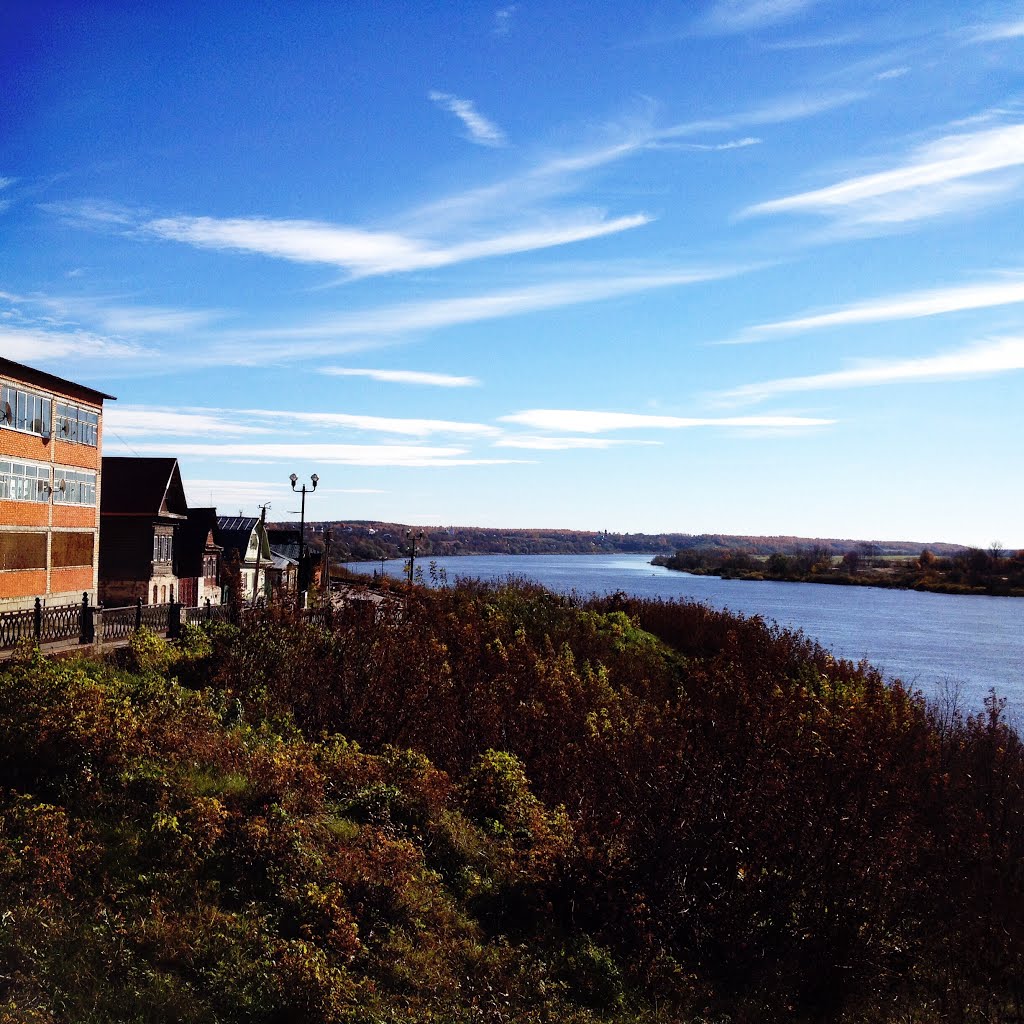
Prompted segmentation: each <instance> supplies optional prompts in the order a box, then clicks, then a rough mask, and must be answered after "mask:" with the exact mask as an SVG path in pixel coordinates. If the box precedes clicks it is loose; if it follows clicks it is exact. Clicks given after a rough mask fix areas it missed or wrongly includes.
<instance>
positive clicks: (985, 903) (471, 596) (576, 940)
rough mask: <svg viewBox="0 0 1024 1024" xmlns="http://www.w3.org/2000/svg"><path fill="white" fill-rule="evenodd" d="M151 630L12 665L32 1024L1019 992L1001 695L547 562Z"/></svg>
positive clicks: (4, 1014) (803, 1010)
mask: <svg viewBox="0 0 1024 1024" xmlns="http://www.w3.org/2000/svg"><path fill="white" fill-rule="evenodd" d="M122 661H123V663H122V664H121V665H120V666H117V667H115V666H110V665H103V664H98V663H94V662H88V661H62V662H57V661H47V660H46V659H41V658H40V657H39V656H38V655H35V654H32V653H31V652H25V655H24V657H23V658H22V659H21V660H19V661H16V662H13V663H10V664H8V665H6V666H4V667H2V668H0V904H2V906H0V1008H3V1009H0V1019H4V1020H9V1021H19V1022H39V1024H44V1022H45V1024H50V1022H53V1024H56V1022H80V1021H82V1022H107V1021H118V1022H161V1024H163V1022H167V1024H170V1022H172V1021H173V1022H186V1024H193V1022H195V1024H199V1022H211V1024H212V1022H243V1021H244V1022H262V1024H272V1022H273V1024H277V1022H291V1021H295V1022H300V1021H301V1022H311V1024H318V1022H342V1021H349V1022H357V1021H358V1022H372V1021H379V1022H399V1021H409V1022H411V1021H426V1022H431V1021H434V1022H442V1021H443V1022H453V1024H456V1022H458V1024H461V1022H466V1024H469V1022H499V1021H523V1022H538V1024H539V1022H556V1021H557V1022H567V1024H585V1022H587V1024H589V1022H593V1021H614V1022H626V1021H638V1022H648V1021H650V1022H653V1021H663V1022H670V1021H671V1022H675V1021H693V1022H698V1021H705V1022H707V1021H715V1022H726V1021H730V1022H735V1024H743V1022H754V1021H774V1020H778V1021H823V1022H824V1021H851V1022H853V1021H893V1022H896V1021H900V1022H913V1021H921V1022H924V1021H929V1022H931V1021H953V1022H966V1021H978V1022H981V1021H987V1022H995V1021H1006V1022H1010V1021H1016V1020H1020V1019H1021V1018H1020V1015H1021V1011H1022V1008H1024V1007H1022V999H1024V916H1022V914H1021V913H1020V910H1021V907H1022V905H1024V901H1022V898H1024V892H1022V889H1024V872H1022V869H1021V865H1022V864H1024V801H1022V799H1021V797H1022V792H1021V787H1022V783H1024V751H1022V747H1021V743H1020V740H1019V738H1018V736H1017V735H1016V734H1015V733H1014V732H1013V731H1012V730H1011V729H1010V728H1008V727H1007V725H1006V724H1005V723H1004V722H1003V720H1002V716H1001V709H1000V706H999V703H998V702H997V701H996V700H995V698H993V699H992V701H991V702H990V703H989V706H988V708H987V711H986V713H984V714H982V715H979V716H977V717H971V718H966V719H965V718H963V717H962V716H961V715H960V714H959V712H958V710H957V709H956V707H955V705H954V704H953V703H952V702H948V703H947V704H946V705H945V706H943V707H936V708H928V707H926V706H925V705H924V704H923V702H922V701H921V699H920V698H919V697H917V696H914V695H912V694H909V693H907V692H906V691H905V690H903V689H902V688H900V687H898V686H895V687H892V688H890V687H887V686H885V685H883V683H882V681H881V679H880V678H879V676H878V674H877V673H876V672H874V671H873V670H872V669H870V668H869V667H867V666H865V665H861V666H854V665H852V664H850V663H847V662H841V661H836V660H834V659H833V658H832V657H830V656H829V655H828V654H827V653H826V652H825V651H823V650H822V649H821V648H819V647H817V646H816V645H815V644H813V643H811V642H810V641H808V640H806V639H804V638H803V637H802V636H800V635H794V634H792V633H788V632H782V631H779V630H777V629H774V628H769V627H768V626H766V625H765V624H764V623H763V622H761V621H760V620H758V619H742V618H737V617H733V616H731V615H729V614H727V613H724V612H718V611H714V610H711V609H709V608H707V607H704V606H700V605H678V604H674V603H663V602H649V601H639V600H629V599H626V598H624V597H622V596H621V595H619V596H613V597H609V598H607V599H602V600H598V601H592V602H589V603H586V604H580V603H578V602H575V601H574V600H572V599H565V598H559V597H555V596H553V595H551V594H549V593H547V592H545V591H543V590H541V589H539V588H535V587H531V586H527V585H510V586H506V587H501V588H493V587H489V586H484V585H479V584H464V585H461V586H460V587H457V588H446V589H440V590H436V591H422V590H416V591H415V592H413V593H412V594H411V595H410V596H409V598H408V603H407V605H406V606H405V607H404V609H403V610H402V612H401V614H399V615H396V616H395V617H393V618H392V619H390V620H388V621H381V622H378V623H376V624H366V623H357V622H355V621H337V622H335V623H334V624H333V625H332V626H331V627H330V628H327V627H325V626H313V625H307V624H298V623H296V622H294V621H290V620H289V618H288V617H287V616H286V615H283V614H281V615H274V614H267V615H265V616H264V617H262V618H259V619H254V620H252V621H249V622H247V623H246V624H245V625H244V626H242V627H231V626H219V627H217V628H215V629H213V630H212V631H211V632H209V633H202V632H199V631H198V630H192V629H189V630H187V631H186V634H185V636H184V637H183V638H182V640H181V642H180V643H178V644H176V645H173V646H171V645H168V644H165V643H164V642H163V641H160V640H158V639H156V638H155V637H152V636H148V635H146V634H140V635H139V636H138V637H137V638H136V639H135V641H134V643H133V645H132V648H131V649H130V652H129V653H128V655H127V656H126V657H125V658H124V659H122Z"/></svg>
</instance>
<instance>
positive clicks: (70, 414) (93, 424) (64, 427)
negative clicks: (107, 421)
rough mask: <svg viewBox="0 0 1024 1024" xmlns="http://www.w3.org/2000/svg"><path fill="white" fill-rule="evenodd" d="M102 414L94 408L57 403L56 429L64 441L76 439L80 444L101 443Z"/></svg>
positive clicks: (94, 445) (95, 444) (93, 444)
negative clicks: (100, 426) (100, 425)
mask: <svg viewBox="0 0 1024 1024" xmlns="http://www.w3.org/2000/svg"><path fill="white" fill-rule="evenodd" d="M99 423H100V415H99V413H98V412H96V411H95V410H93V409H82V408H80V407H79V406H77V405H68V404H67V403H66V402H58V403H57V422H56V425H55V426H54V430H55V431H56V433H57V436H58V437H59V438H60V439H61V440H62V441H76V442H77V443H78V444H88V445H92V447H93V448H95V447H96V446H97V444H98V443H99Z"/></svg>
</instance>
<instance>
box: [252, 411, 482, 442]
mask: <svg viewBox="0 0 1024 1024" xmlns="http://www.w3.org/2000/svg"><path fill="white" fill-rule="evenodd" d="M241 415H251V416H266V417H268V418H271V419H281V420H292V421H294V422H296V423H305V424H308V425H309V426H311V427H317V428H323V429H333V428H337V427H343V428H348V429H350V430H366V431H372V432H374V433H379V434H405V435H408V436H411V437H429V436H430V435H432V434H460V435H464V436H467V437H493V436H494V435H495V434H497V433H498V430H497V428H496V427H492V426H488V425H487V424H486V423H463V422H460V421H457V420H431V419H413V418H402V417H398V416H363V415H358V414H354V413H339V412H290V411H283V412H274V413H267V412H266V411H261V410H258V409H249V410H246V411H245V412H243V413H241Z"/></svg>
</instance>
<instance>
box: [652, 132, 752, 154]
mask: <svg viewBox="0 0 1024 1024" xmlns="http://www.w3.org/2000/svg"><path fill="white" fill-rule="evenodd" d="M761 141H762V140H761V139H757V138H754V137H753V136H747V137H745V138H742V139H732V140H730V141H729V142H717V143H712V142H652V143H650V144H649V145H648V147H647V148H648V149H676V150H687V151H690V152H694V153H722V152H724V151H725V150H727V149H746V147H747V146H759V145H760V144H761Z"/></svg>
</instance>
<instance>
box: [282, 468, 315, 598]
mask: <svg viewBox="0 0 1024 1024" xmlns="http://www.w3.org/2000/svg"><path fill="white" fill-rule="evenodd" d="M288 479H289V480H291V482H292V490H293V491H295V493H296V494H301V495H302V508H301V510H300V512H299V516H300V519H299V581H298V587H299V590H300V591H301V590H302V575H303V562H304V557H305V554H306V493H307V491H308V492H309V493H310V494H312V493H313V491H315V490H316V485H317V484H318V483H320V477H318V476H317V475H316V473H314V474H313V475H312V476H311V477H310V478H309V479H310V481H311V482H312V484H313V486H312V487H306V485H305V484H303V485H302V487H301V488H299V487H296V486H295V485H296V484H297V483H298V482H299V478H298V476H297V475H296V474H295V473H292V475H291V476H290V477H289V478H288Z"/></svg>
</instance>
